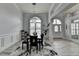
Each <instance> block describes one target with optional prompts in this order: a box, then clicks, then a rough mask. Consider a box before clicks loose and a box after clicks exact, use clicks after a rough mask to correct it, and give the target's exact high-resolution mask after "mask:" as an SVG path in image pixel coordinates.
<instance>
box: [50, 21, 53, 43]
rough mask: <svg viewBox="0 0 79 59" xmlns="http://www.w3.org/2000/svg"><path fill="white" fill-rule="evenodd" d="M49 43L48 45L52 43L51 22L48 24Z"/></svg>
mask: <svg viewBox="0 0 79 59" xmlns="http://www.w3.org/2000/svg"><path fill="white" fill-rule="evenodd" d="M49 41H50V43H53V30H52V22H51V21H50V24H49Z"/></svg>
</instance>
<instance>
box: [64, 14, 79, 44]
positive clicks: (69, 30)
mask: <svg viewBox="0 0 79 59" xmlns="http://www.w3.org/2000/svg"><path fill="white" fill-rule="evenodd" d="M76 19H79V14H76V15H74V16H70V17H66V21H65V23H66V24H67V30H66V32H65V34H66V39H68V40H71V41H73V42H76V43H78V44H79V39H78V40H77V39H73V38H72V37H71V26H70V25H71V21H72V20H76Z"/></svg>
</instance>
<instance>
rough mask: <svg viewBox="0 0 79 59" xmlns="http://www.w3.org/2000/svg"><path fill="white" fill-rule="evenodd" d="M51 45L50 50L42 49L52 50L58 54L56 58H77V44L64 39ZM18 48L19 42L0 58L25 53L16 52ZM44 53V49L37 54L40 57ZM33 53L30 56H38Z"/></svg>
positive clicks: (78, 47)
mask: <svg viewBox="0 0 79 59" xmlns="http://www.w3.org/2000/svg"><path fill="white" fill-rule="evenodd" d="M51 45H52V46H51V48H50V47H44V48H48V49H53V50H54V51H55V52H57V53H58V56H79V44H76V43H74V42H72V41H69V40H64V39H54V42H53V43H52V44H51ZM19 46H21V42H18V43H16V44H15V45H13V46H11V47H10V48H8V49H6V50H5V51H3V52H2V53H0V56H16V55H17V56H18V55H19V54H21V52H24V51H25V50H22V49H21V48H20V49H19V50H16V49H17V48H18V47H19ZM44 51H45V49H43V50H42V51H41V52H39V54H40V56H43V55H42V53H43V52H44ZM34 53H35V52H32V54H31V56H39V54H34ZM46 53H49V52H46ZM24 56H25V55H24Z"/></svg>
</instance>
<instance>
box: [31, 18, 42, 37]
mask: <svg viewBox="0 0 79 59" xmlns="http://www.w3.org/2000/svg"><path fill="white" fill-rule="evenodd" d="M34 32H37V35H38V38H40V35H41V20H40V18H38V17H33V18H31V19H30V35H33V33H34Z"/></svg>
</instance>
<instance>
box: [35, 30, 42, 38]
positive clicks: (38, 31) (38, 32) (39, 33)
mask: <svg viewBox="0 0 79 59" xmlns="http://www.w3.org/2000/svg"><path fill="white" fill-rule="evenodd" d="M36 32H37V35H38V38H41V37H40V35H41V30H36Z"/></svg>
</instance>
